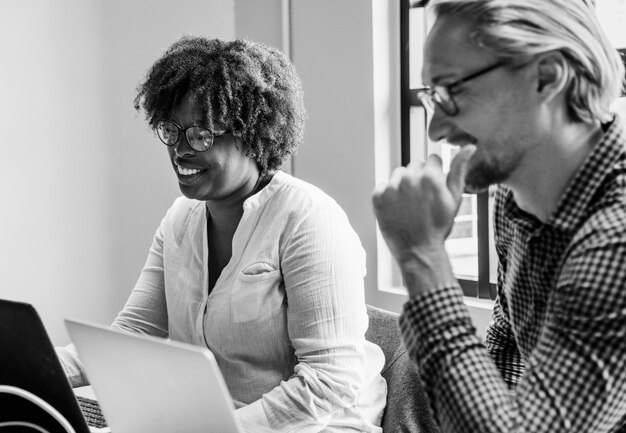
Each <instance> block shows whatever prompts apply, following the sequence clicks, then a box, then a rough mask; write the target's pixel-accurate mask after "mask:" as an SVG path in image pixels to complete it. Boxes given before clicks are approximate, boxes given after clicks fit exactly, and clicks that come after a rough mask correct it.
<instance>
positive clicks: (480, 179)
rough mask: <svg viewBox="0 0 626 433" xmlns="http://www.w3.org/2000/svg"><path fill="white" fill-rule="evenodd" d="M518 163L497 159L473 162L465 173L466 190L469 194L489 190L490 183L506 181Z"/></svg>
mask: <svg viewBox="0 0 626 433" xmlns="http://www.w3.org/2000/svg"><path fill="white" fill-rule="evenodd" d="M515 166H516V164H511V163H509V164H502V163H500V164H499V163H497V161H492V163H491V164H490V163H489V162H488V161H485V160H480V161H478V162H477V163H476V164H471V160H470V166H469V167H468V168H467V173H466V174H465V192H466V193H468V194H478V193H480V192H484V191H487V190H488V189H489V186H490V185H495V184H498V183H502V182H504V181H505V180H506V179H507V178H508V177H509V175H510V174H511V172H512V171H513V168H514V167H515Z"/></svg>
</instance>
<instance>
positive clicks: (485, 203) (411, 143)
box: [400, 0, 626, 299]
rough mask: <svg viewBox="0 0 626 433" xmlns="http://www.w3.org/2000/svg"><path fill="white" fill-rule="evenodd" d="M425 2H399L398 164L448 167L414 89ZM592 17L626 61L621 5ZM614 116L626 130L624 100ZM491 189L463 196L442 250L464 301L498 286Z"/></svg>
mask: <svg viewBox="0 0 626 433" xmlns="http://www.w3.org/2000/svg"><path fill="white" fill-rule="evenodd" d="M425 3H428V1H427V0H422V1H410V0H401V5H400V47H401V49H400V68H401V71H400V76H401V78H400V99H401V102H400V103H401V114H400V116H401V147H402V148H401V161H402V164H403V165H406V164H408V163H409V162H410V161H411V158H420V159H425V158H426V157H427V156H428V155H429V154H432V153H436V154H439V155H440V156H441V158H442V161H443V164H444V167H447V166H449V164H450V161H451V160H452V158H453V157H454V153H455V151H456V149H455V148H454V147H452V146H449V145H446V144H442V143H433V142H432V141H430V140H429V139H428V135H427V128H428V121H429V118H428V114H427V112H426V110H425V109H424V108H423V107H422V106H421V104H420V103H419V101H418V100H417V97H416V92H415V90H414V89H416V88H417V87H420V86H421V80H420V75H421V69H422V63H423V58H422V48H423V45H424V43H425V38H426V34H427V32H428V29H429V21H431V17H429V16H428V14H427V12H426V10H425V9H424V8H423V7H422V6H423V5H424V4H425ZM596 5H597V6H596V7H597V10H596V11H597V15H598V18H599V20H600V22H601V24H602V25H603V27H604V30H605V31H606V32H607V34H608V36H609V38H610V39H611V41H612V42H613V45H614V46H615V47H616V48H617V49H618V51H619V52H620V54H621V55H622V59H624V60H626V33H624V32H623V24H624V23H626V0H603V1H600V2H596ZM614 110H615V111H616V112H617V113H618V114H620V117H621V120H622V121H623V122H624V124H625V125H626V98H619V99H618V100H617V101H616V102H615V104H614ZM494 193H495V187H492V188H491V189H490V191H489V192H485V193H482V194H478V195H467V194H466V195H464V196H463V198H462V203H461V208H460V210H459V213H458V215H457V217H456V219H455V224H454V228H453V230H452V232H451V233H450V236H449V238H448V240H447V241H446V249H447V251H448V255H449V256H450V260H451V262H452V268H453V270H454V273H455V275H456V276H457V278H458V280H459V283H460V284H461V287H462V288H463V292H464V293H465V295H466V296H470V297H478V298H486V299H494V298H495V295H496V284H497V256H496V253H495V247H494V244H493V235H492V233H491V231H492V227H493V223H492V217H493V212H492V206H493V196H494Z"/></svg>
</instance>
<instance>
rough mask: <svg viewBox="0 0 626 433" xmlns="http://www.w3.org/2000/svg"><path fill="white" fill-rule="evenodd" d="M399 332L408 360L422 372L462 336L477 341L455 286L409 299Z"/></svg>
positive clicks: (459, 341)
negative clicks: (412, 361) (408, 355)
mask: <svg viewBox="0 0 626 433" xmlns="http://www.w3.org/2000/svg"><path fill="white" fill-rule="evenodd" d="M400 331H401V332H402V337H403V339H404V344H405V346H406V348H407V350H408V352H409V354H410V356H411V358H413V359H414V360H415V361H416V362H417V363H418V364H419V366H420V367H421V368H424V369H425V366H426V365H427V364H428V363H429V362H430V361H433V359H432V358H433V357H434V356H435V355H437V354H438V353H450V352H452V351H454V349H455V348H454V347H453V346H455V345H456V344H457V342H458V343H459V344H460V343H461V340H462V337H463V336H466V335H470V334H471V335H473V336H474V338H476V339H477V338H478V337H476V328H474V326H473V325H472V320H471V318H470V315H469V311H468V309H467V307H466V305H465V303H464V302H463V291H462V290H461V287H460V286H458V285H456V286H449V287H442V288H438V289H435V290H432V291H429V292H427V293H424V294H422V295H419V296H416V297H412V298H410V299H409V301H408V302H407V303H406V304H404V309H403V312H402V315H401V316H400ZM444 347H445V348H444Z"/></svg>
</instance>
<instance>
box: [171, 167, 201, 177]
mask: <svg viewBox="0 0 626 433" xmlns="http://www.w3.org/2000/svg"><path fill="white" fill-rule="evenodd" d="M176 168H177V169H178V173H180V174H182V175H183V176H191V175H192V174H196V173H200V171H201V170H197V169H195V168H184V167H181V166H179V165H177V166H176Z"/></svg>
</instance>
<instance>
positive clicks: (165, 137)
mask: <svg viewBox="0 0 626 433" xmlns="http://www.w3.org/2000/svg"><path fill="white" fill-rule="evenodd" d="M156 132H157V135H158V136H159V139H160V140H161V141H162V142H163V144H165V145H166V146H174V145H175V144H176V143H178V140H180V136H181V135H182V134H183V133H184V134H185V136H186V137H187V142H188V143H189V146H191V148H192V149H193V150H195V151H197V152H205V151H207V150H209V149H210V148H211V146H213V139H214V138H215V137H219V136H220V135H224V134H228V133H230V132H232V130H230V129H227V130H225V131H220V132H212V131H209V130H208V129H206V128H202V127H201V126H190V127H189V128H187V129H183V128H181V127H180V126H178V125H177V124H176V123H174V122H172V121H171V120H161V121H159V123H157V126H156Z"/></svg>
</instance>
